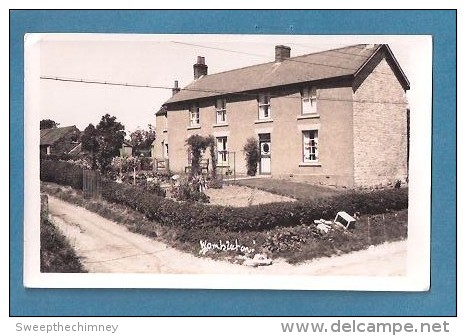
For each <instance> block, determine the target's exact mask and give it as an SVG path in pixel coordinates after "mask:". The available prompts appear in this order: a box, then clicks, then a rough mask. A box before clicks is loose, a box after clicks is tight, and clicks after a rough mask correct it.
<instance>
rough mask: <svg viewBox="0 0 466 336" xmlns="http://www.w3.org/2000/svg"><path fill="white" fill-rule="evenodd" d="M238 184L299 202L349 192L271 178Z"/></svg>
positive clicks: (237, 182) (248, 180)
mask: <svg viewBox="0 0 466 336" xmlns="http://www.w3.org/2000/svg"><path fill="white" fill-rule="evenodd" d="M236 184H238V185H242V186H247V187H251V188H257V189H261V190H265V191H268V192H271V193H273V194H277V195H283V196H287V197H292V198H295V199H298V200H310V199H316V198H323V197H329V196H335V195H340V194H343V193H346V192H348V191H346V190H343V189H336V188H331V187H324V186H317V185H312V184H308V183H300V182H292V181H287V180H279V179H271V178H255V179H246V180H239V181H236Z"/></svg>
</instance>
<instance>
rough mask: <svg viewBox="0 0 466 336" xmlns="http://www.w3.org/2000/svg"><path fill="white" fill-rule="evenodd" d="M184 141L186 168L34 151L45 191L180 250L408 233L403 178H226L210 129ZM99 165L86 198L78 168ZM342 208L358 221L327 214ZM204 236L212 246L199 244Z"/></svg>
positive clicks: (262, 250)
mask: <svg viewBox="0 0 466 336" xmlns="http://www.w3.org/2000/svg"><path fill="white" fill-rule="evenodd" d="M186 145H187V146H188V147H189V151H190V152H191V162H190V167H189V168H190V169H189V171H187V172H186V173H185V174H176V175H173V174H171V173H170V172H169V171H162V172H156V171H153V170H152V164H151V160H150V158H141V157H135V156H114V157H113V158H112V159H111V160H110V159H107V158H106V159H105V162H106V165H105V166H103V165H102V163H99V164H95V163H94V164H89V162H88V161H86V160H84V159H79V160H74V161H71V160H68V161H65V160H41V165H40V178H41V181H42V184H41V188H42V192H45V193H47V194H49V195H52V196H56V197H59V198H62V199H64V200H66V201H68V202H71V203H74V204H77V205H79V206H83V207H85V208H87V209H89V210H91V211H94V212H96V213H98V214H100V215H102V216H103V217H106V218H109V219H111V220H114V221H116V222H118V223H121V224H123V225H126V226H127V227H128V228H129V229H130V230H131V231H134V232H137V233H141V234H144V235H146V236H150V237H157V239H159V240H162V241H164V242H165V243H167V244H169V245H171V246H173V247H176V248H179V249H181V250H184V251H187V252H190V253H193V254H196V255H199V254H201V255H203V256H206V257H211V258H222V259H228V260H230V261H232V262H243V261H244V260H245V258H252V257H253V256H254V255H256V254H260V255H262V256H266V257H267V258H272V259H275V258H285V259H286V260H288V261H289V262H294V263H297V262H301V261H305V260H310V259H313V258H318V257H325V256H332V255H338V254H342V253H347V252H350V251H355V250H361V249H365V248H368V247H370V246H372V245H377V244H381V243H384V242H389V241H396V240H403V239H406V237H407V213H408V211H407V208H408V189H407V188H399V186H395V187H394V188H390V189H381V190H370V191H368V190H365V191H356V190H341V189H340V190H339V189H331V188H326V187H323V186H312V185H309V184H304V183H295V182H289V181H281V180H273V179H270V178H269V179H262V180H261V179H251V180H244V181H241V182H238V183H231V182H229V183H224V182H223V181H222V179H221V177H220V176H218V174H217V167H216V163H217V161H216V159H217V157H216V155H217V152H216V148H215V139H214V138H213V137H212V136H209V137H202V136H199V135H194V136H191V137H190V138H189V139H188V140H187V143H186ZM244 152H245V156H246V162H247V165H248V166H247V168H248V169H247V170H248V175H251V176H254V175H255V174H256V172H257V161H258V158H259V152H258V143H257V140H255V139H249V140H248V142H247V143H246V144H245V146H244ZM206 153H209V154H210V160H209V161H210V165H211V166H210V169H209V170H208V171H207V172H205V171H204V170H203V167H202V158H203V156H205V154H206ZM93 157H94V156H93ZM96 167H97V168H99V170H100V172H101V177H102V179H101V181H100V180H99V183H100V184H99V186H100V190H99V195H98V197H96V198H85V197H83V196H84V195H85V194H84V193H83V177H84V172H85V170H89V169H90V168H94V169H95V168H96ZM340 211H345V212H347V213H348V214H351V215H353V216H354V217H355V218H356V219H357V223H356V225H354V226H353V227H351V228H349V229H347V228H344V227H342V226H341V225H338V224H335V223H333V221H332V220H333V219H334V218H335V214H336V213H337V212H340ZM206 242H209V243H210V244H211V246H215V247H219V248H209V249H206V248H205V247H206V246H204V245H206V244H207V243H206ZM233 242H234V244H235V245H236V246H239V245H241V246H244V247H247V248H245V249H244V250H241V251H239V252H238V251H236V250H235V253H232V251H231V249H229V248H227V246H230V245H231V244H233ZM223 246H225V248H223ZM200 252H202V253H200ZM238 257H239V259H238Z"/></svg>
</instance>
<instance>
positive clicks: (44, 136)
mask: <svg viewBox="0 0 466 336" xmlns="http://www.w3.org/2000/svg"><path fill="white" fill-rule="evenodd" d="M80 135H81V132H80V130H79V129H78V128H77V127H76V126H74V125H73V126H66V127H56V128H47V129H41V130H40V155H41V156H50V155H57V156H60V155H78V154H80V153H81V150H80V147H81V144H80V142H79V138H80ZM78 149H79V150H78Z"/></svg>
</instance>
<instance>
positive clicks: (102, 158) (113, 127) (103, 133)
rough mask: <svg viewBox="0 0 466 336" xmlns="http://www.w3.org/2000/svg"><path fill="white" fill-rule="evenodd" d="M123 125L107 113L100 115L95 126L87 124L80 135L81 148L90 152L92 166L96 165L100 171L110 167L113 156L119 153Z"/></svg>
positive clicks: (105, 170) (122, 138) (123, 136)
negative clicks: (81, 135)
mask: <svg viewBox="0 0 466 336" xmlns="http://www.w3.org/2000/svg"><path fill="white" fill-rule="evenodd" d="M124 129H125V127H124V126H123V125H122V124H121V123H120V122H118V121H116V117H112V116H110V115H109V114H106V115H104V116H102V118H101V119H100V122H99V123H98V124H97V126H95V127H94V125H92V124H89V126H87V127H86V129H85V130H84V133H83V137H82V146H83V149H85V150H87V151H89V152H90V154H91V158H92V166H93V168H95V167H97V168H98V169H99V170H100V171H101V172H102V173H106V172H107V171H108V170H109V169H110V164H111V162H112V158H113V157H114V156H117V155H119V152H120V148H121V146H122V145H123V140H124V138H125V132H124Z"/></svg>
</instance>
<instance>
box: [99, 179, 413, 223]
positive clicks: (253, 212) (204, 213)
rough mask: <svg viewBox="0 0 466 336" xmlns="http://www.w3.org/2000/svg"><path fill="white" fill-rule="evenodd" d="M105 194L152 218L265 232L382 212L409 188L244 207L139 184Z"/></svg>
mask: <svg viewBox="0 0 466 336" xmlns="http://www.w3.org/2000/svg"><path fill="white" fill-rule="evenodd" d="M102 196H103V197H104V198H106V199H107V200H109V201H112V202H116V203H121V204H124V205H127V206H129V207H131V208H133V209H136V210H138V211H140V212H142V213H143V214H144V215H145V216H146V217H147V218H148V219H151V220H154V221H157V222H159V223H160V224H163V225H168V226H179V227H185V228H190V229H191V228H193V227H198V228H206V227H210V228H212V227H218V228H224V229H226V230H228V231H238V232H244V231H263V230H268V229H272V228H275V227H290V226H297V225H301V224H309V223H312V222H313V220H315V219H320V218H328V219H333V217H334V216H335V214H336V213H337V212H338V211H346V212H348V213H349V214H353V213H355V212H360V213H361V214H378V213H384V212H387V211H390V210H401V209H406V208H407V207H408V192H407V189H403V188H401V189H387V190H382V191H373V192H370V193H353V194H345V195H340V196H335V197H331V198H327V199H317V200H312V201H305V202H299V201H298V202H282V203H269V204H261V205H255V206H250V207H244V208H233V207H223V206H218V205H209V206H206V205H204V204H201V203H187V202H182V203H178V202H175V201H173V200H170V199H164V198H162V197H160V196H158V195H154V194H151V193H149V192H147V191H144V190H141V188H140V187H138V186H130V185H122V184H117V183H113V182H108V183H107V184H106V185H105V187H104V188H103V192H102Z"/></svg>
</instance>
